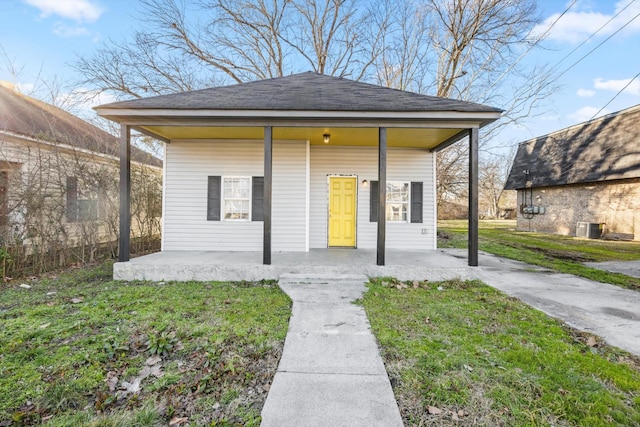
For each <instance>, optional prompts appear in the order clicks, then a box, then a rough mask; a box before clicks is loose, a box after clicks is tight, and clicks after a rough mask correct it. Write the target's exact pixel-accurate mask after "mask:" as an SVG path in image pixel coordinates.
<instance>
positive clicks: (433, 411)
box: [427, 406, 442, 415]
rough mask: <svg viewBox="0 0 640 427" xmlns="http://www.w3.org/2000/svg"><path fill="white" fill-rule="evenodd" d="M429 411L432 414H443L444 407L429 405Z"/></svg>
mask: <svg viewBox="0 0 640 427" xmlns="http://www.w3.org/2000/svg"><path fill="white" fill-rule="evenodd" d="M427 411H429V413H430V414H431V415H441V414H442V409H440V408H436V407H435V406H427Z"/></svg>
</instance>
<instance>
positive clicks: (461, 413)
mask: <svg viewBox="0 0 640 427" xmlns="http://www.w3.org/2000/svg"><path fill="white" fill-rule="evenodd" d="M464 415H465V414H464V411H463V410H462V409H460V410H459V411H458V416H459V417H464Z"/></svg>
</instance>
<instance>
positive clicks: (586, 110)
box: [567, 105, 611, 123]
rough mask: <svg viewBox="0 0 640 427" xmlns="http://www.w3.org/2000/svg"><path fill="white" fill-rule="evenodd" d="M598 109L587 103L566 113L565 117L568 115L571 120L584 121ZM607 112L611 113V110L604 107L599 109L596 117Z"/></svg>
mask: <svg viewBox="0 0 640 427" xmlns="http://www.w3.org/2000/svg"><path fill="white" fill-rule="evenodd" d="M598 110H600V108H597V107H591V106H588V105H587V106H584V107H582V108H580V109H578V110H577V111H575V112H573V113H571V114H569V115H567V117H569V118H570V119H571V120H575V122H576V123H582V122H586V121H587V120H591V118H592V117H593V115H594V114H596V113H597V112H598ZM609 113H611V111H609V110H607V109H604V110H602V111H600V114H598V116H597V117H600V116H604V115H607V114H609Z"/></svg>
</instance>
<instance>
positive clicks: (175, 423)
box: [169, 417, 188, 426]
mask: <svg viewBox="0 0 640 427" xmlns="http://www.w3.org/2000/svg"><path fill="white" fill-rule="evenodd" d="M187 420H188V418H187V417H182V418H181V417H173V418H171V420H170V421H169V425H170V426H179V425H180V424H184V423H186V422H187Z"/></svg>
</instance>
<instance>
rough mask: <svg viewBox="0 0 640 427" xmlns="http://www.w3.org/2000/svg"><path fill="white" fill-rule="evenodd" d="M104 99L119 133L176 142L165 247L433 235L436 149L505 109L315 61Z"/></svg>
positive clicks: (346, 242)
mask: <svg viewBox="0 0 640 427" xmlns="http://www.w3.org/2000/svg"><path fill="white" fill-rule="evenodd" d="M96 110H97V111H98V114H100V115H101V116H103V117H106V118H108V119H111V120H113V121H116V122H119V123H121V124H122V125H123V126H122V135H123V136H122V143H123V144H128V143H129V142H128V135H129V128H132V129H135V130H138V131H140V132H143V133H145V134H147V135H151V136H153V137H155V138H157V139H160V140H163V141H165V143H166V144H165V165H164V167H165V170H164V174H165V175H164V176H165V179H164V198H163V201H164V207H163V232H162V250H163V251H263V255H264V256H263V261H264V264H270V263H271V250H272V249H273V251H299V252H306V251H309V250H312V249H318V248H320V249H326V248H334V247H339V248H358V249H360V248H369V249H376V248H377V251H378V252H377V253H378V264H379V265H383V264H384V249H385V247H386V248H389V249H435V248H436V242H437V237H436V218H437V214H436V204H435V170H436V168H435V161H436V154H435V151H436V150H438V149H441V148H443V147H445V146H448V145H450V144H452V143H454V142H456V141H458V140H460V139H462V138H466V137H470V138H469V139H470V140H471V143H472V144H477V130H478V128H479V127H481V126H483V125H485V124H488V123H490V122H493V121H494V120H496V119H498V118H499V117H500V113H501V111H500V110H498V109H496V108H493V107H488V106H484V105H479V104H473V103H469V102H463V101H456V100H451V99H445V98H437V97H431V96H425V95H418V94H413V93H409V92H403V91H400V90H394V89H389V88H384V87H380V86H375V85H370V84H365V83H359V82H354V81H351V80H347V79H344V78H337V77H330V76H326V75H320V74H316V73H312V72H308V73H301V74H295V75H291V76H287V77H282V78H276V79H269V80H262V81H257V82H252V83H245V84H239V85H232V86H225V87H218V88H211V89H205V90H200V91H195V92H186V93H179V94H173V95H165V96H157V97H151V98H145V99H139V100H132V101H124V102H117V103H113V104H108V105H102V106H100V107H97V108H96ZM379 141H380V143H379ZM387 147H388V148H387ZM472 147H475V148H474V149H472V152H473V153H474V155H475V154H477V146H476V145H472ZM121 161H122V162H123V163H122V165H123V167H124V168H126V165H127V159H126V158H122V159H121ZM385 181H386V185H382V186H381V185H380V184H379V182H385ZM472 181H473V180H472ZM472 191H476V192H477V187H476V188H475V190H473V189H472ZM121 199H122V198H121ZM475 209H476V212H477V205H476V206H475ZM476 218H477V215H476ZM380 219H382V223H381V222H380ZM124 220H125V222H126V219H124ZM124 237H125V238H126V236H124ZM472 240H473V239H472ZM126 244H127V242H126V241H125V240H121V245H126ZM121 252H122V251H121ZM476 252H477V251H476ZM474 255H475V256H477V253H475V254H474ZM472 258H473V256H472ZM127 259H128V258H125V259H121V260H122V261H126V260H127ZM473 262H474V261H473V260H471V261H470V263H472V264H473ZM475 262H476V265H477V260H476V261H475Z"/></svg>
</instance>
